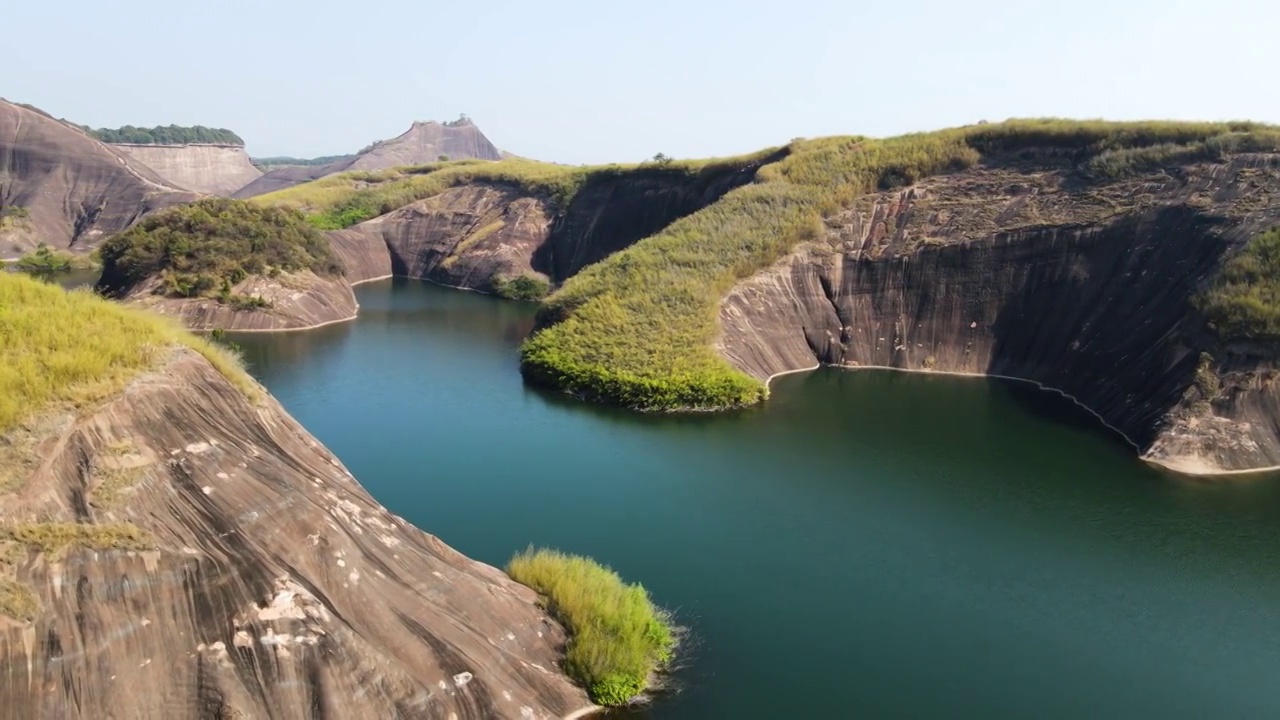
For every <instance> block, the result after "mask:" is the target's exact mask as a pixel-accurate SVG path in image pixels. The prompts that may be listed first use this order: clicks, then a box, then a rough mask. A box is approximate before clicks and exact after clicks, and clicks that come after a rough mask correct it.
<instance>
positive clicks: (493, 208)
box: [329, 158, 774, 292]
mask: <svg viewBox="0 0 1280 720" xmlns="http://www.w3.org/2000/svg"><path fill="white" fill-rule="evenodd" d="M773 159H774V158H763V159H761V160H760V161H759V162H755V163H749V164H746V165H744V166H740V167H726V168H720V169H717V170H715V171H709V172H703V173H694V174H689V173H685V172H682V171H676V170H666V169H662V168H641V169H637V170H629V171H616V172H614V171H602V172H599V173H596V174H593V175H591V176H589V177H587V178H586V179H585V181H584V182H583V184H582V186H581V187H580V188H579V189H578V190H577V192H576V193H575V194H574V195H573V198H572V199H571V200H570V201H569V202H568V205H567V206H565V207H564V208H557V206H556V205H555V203H554V202H552V201H551V200H550V199H549V198H547V197H544V196H542V195H539V194H537V193H532V192H529V191H527V190H523V189H521V188H517V187H514V186H511V185H494V184H485V183H471V184H469V185H464V186H461V187H457V188H453V189H450V190H447V191H445V192H443V193H441V194H439V195H436V196H434V197H431V198H428V199H426V200H420V201H418V202H415V203H412V204H410V205H407V206H405V207H403V208H401V209H399V210H396V211H394V212H391V213H388V214H386V215H383V216H380V217H377V218H374V219H373V220H369V221H366V222H363V223H360V224H358V225H356V226H354V227H352V228H350V229H348V230H343V231H337V232H331V233H329V238H330V243H331V245H332V247H333V248H334V250H335V251H336V252H337V253H338V255H339V256H340V257H341V258H342V259H343V261H344V264H345V265H346V267H347V274H348V278H349V279H350V280H351V281H352V282H361V281H364V280H368V279H372V278H377V277H386V276H388V275H400V276H406V277H413V278H421V279H426V280H431V281H433V282H439V283H442V284H445V285H450V286H453V287H464V288H469V289H475V290H481V291H484V292H492V291H493V290H494V281H495V279H501V278H511V277H517V276H522V275H523V276H535V277H540V278H545V279H548V280H550V281H551V282H561V281H563V280H565V279H566V278H569V277H572V276H573V275H575V274H577V273H578V272H579V271H580V270H582V268H584V267H586V266H587V265H590V264H591V263H594V262H597V261H599V260H601V259H603V258H605V257H607V256H608V255H610V254H612V253H614V252H617V251H618V250H621V249H623V248H626V247H628V246H630V245H632V244H634V243H635V242H637V241H638V240H640V239H641V238H644V237H647V236H649V235H652V234H653V233H655V232H657V231H659V230H661V229H662V228H664V227H666V226H667V225H669V224H670V223H672V222H674V221H675V220H677V219H679V218H681V217H683V216H685V215H688V214H690V213H693V212H696V211H698V210H700V209H702V208H704V207H706V206H707V205H710V204H711V203H714V202H715V201H716V200H718V199H719V198H720V197H722V196H723V195H724V194H725V193H727V192H729V191H730V190H732V189H733V188H735V187H739V186H741V185H744V184H746V183H748V182H750V181H751V180H752V178H753V177H754V176H755V172H756V170H757V169H759V167H760V166H761V165H762V164H765V163H767V162H770V161H772V160H773Z"/></svg>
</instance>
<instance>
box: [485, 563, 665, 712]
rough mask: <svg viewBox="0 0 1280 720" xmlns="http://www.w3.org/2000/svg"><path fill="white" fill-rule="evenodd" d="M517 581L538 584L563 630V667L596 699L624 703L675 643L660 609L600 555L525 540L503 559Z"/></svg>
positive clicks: (640, 689) (662, 662)
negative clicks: (565, 638) (565, 633)
mask: <svg viewBox="0 0 1280 720" xmlns="http://www.w3.org/2000/svg"><path fill="white" fill-rule="evenodd" d="M507 573H508V574H509V575H511V577H512V578H513V579H515V580H516V582H520V583H523V584H525V585H528V586H529V587H531V588H533V589H534V590H537V591H538V592H539V593H540V594H541V595H542V596H543V597H544V598H546V601H547V605H548V610H549V611H550V612H551V614H552V615H554V616H555V617H556V618H557V619H558V620H559V621H560V622H561V623H563V624H564V626H565V628H566V629H567V630H568V631H569V645H568V648H567V651H566V656H565V670H566V671H567V672H568V673H569V674H570V676H572V677H574V678H576V679H577V680H579V681H580V682H582V684H583V685H584V686H586V688H587V691H588V692H589V693H590V694H591V698H592V700H594V701H595V702H597V703H600V704H601V705H615V706H616V705H623V704H626V703H627V702H628V701H629V700H631V699H632V698H634V697H636V696H637V695H639V694H640V693H642V692H644V690H645V689H646V687H647V686H648V683H649V679H650V678H651V677H652V676H653V674H654V672H655V671H657V670H658V669H660V668H661V667H663V666H664V665H665V664H666V663H668V662H670V660H671V652H672V649H673V647H674V645H675V639H674V637H673V636H672V632H671V627H670V625H669V624H668V621H667V618H666V616H665V614H664V613H663V612H662V611H660V610H658V609H657V608H656V607H655V606H654V604H653V602H652V601H651V600H650V599H649V594H648V593H647V592H645V590H644V588H643V587H641V586H640V585H628V584H626V583H624V582H623V581H622V578H620V577H618V574H617V573H615V572H614V571H612V570H610V569H609V568H607V567H604V566H603V565H600V564H599V563H597V562H595V561H593V560H590V559H588V558H585V557H581V556H577V555H566V554H564V553H560V552H556V551H554V550H534V549H532V548H530V549H529V550H526V551H524V552H522V553H519V554H517V555H516V556H515V557H514V558H512V559H511V562H510V563H509V564H508V565H507Z"/></svg>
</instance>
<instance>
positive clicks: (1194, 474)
mask: <svg viewBox="0 0 1280 720" xmlns="http://www.w3.org/2000/svg"><path fill="white" fill-rule="evenodd" d="M823 367H828V368H832V369H835V370H849V371H857V370H882V371H883V370H888V371H891V372H899V373H911V374H916V375H949V376H952V377H963V378H973V379H995V380H1006V381H1011V382H1016V383H1022V384H1024V385H1031V386H1032V387H1035V388H1036V389H1038V390H1041V391H1043V392H1049V393H1053V394H1054V395H1057V396H1059V397H1062V398H1066V399H1067V400H1069V401H1071V404H1073V405H1075V406H1076V407H1078V408H1080V409H1081V410H1084V411H1085V412H1087V413H1089V415H1091V416H1092V417H1093V418H1094V419H1095V420H1097V421H1098V422H1099V423H1100V424H1101V425H1102V426H1103V427H1104V428H1106V429H1107V430H1110V431H1111V432H1113V433H1115V434H1116V435H1117V436H1119V437H1120V438H1121V439H1122V440H1124V442H1125V444H1127V445H1128V446H1129V447H1131V448H1133V449H1134V451H1135V452H1136V453H1137V458H1138V459H1139V460H1141V461H1142V462H1144V463H1147V464H1148V465H1152V466H1155V467H1158V468H1160V469H1162V470H1166V471H1168V472H1171V473H1175V474H1177V475H1181V476H1183V477H1188V478H1214V477H1222V476H1229V475H1236V476H1239V475H1262V474H1266V473H1272V472H1276V471H1277V470H1280V465H1269V466H1267V467H1260V468H1247V469H1243V470H1208V471H1206V470H1189V469H1186V468H1185V467H1182V466H1180V465H1179V464H1177V463H1170V462H1167V461H1164V460H1159V459H1156V458H1153V457H1151V456H1150V455H1147V454H1143V453H1142V448H1141V447H1140V446H1139V445H1138V444H1137V443H1136V442H1134V441H1133V439H1132V438H1130V437H1129V436H1128V435H1126V434H1125V433H1124V431H1122V430H1120V429H1119V428H1117V427H1116V426H1114V425H1112V424H1111V423H1109V422H1107V421H1106V420H1105V419H1103V417H1102V416H1101V415H1099V414H1098V412H1097V411H1096V410H1094V409H1093V408H1091V407H1089V406H1088V405H1085V404H1084V403H1082V402H1080V400H1079V399H1078V398H1076V397H1075V396H1074V395H1072V394H1070V393H1068V392H1064V391H1062V390H1059V389H1058V388H1055V387H1050V386H1048V385H1045V384H1043V383H1041V382H1037V381H1035V380H1028V379H1027V378H1020V377H1013V376H1012V375H995V374H990V373H974V372H962V371H958V370H925V369H922V368H899V367H892V366H889V365H824V364H823V363H820V362H819V363H814V365H813V366H812V367H807V368H797V369H795V370H783V371H781V372H776V373H774V374H772V375H770V376H769V377H767V378H765V380H764V384H765V387H766V388H771V386H772V384H773V380H774V378H778V377H782V376H784V375H795V374H797V373H806V372H813V371H814V370H818V369H820V368H823Z"/></svg>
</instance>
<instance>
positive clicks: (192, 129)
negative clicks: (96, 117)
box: [79, 125, 244, 147]
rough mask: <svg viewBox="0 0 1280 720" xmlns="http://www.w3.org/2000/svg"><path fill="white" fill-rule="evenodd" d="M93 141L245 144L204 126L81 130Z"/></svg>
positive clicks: (82, 127)
mask: <svg viewBox="0 0 1280 720" xmlns="http://www.w3.org/2000/svg"><path fill="white" fill-rule="evenodd" d="M79 127H80V128H81V129H82V130H84V131H85V132H86V133H88V134H89V135H91V136H92V137H93V138H95V139H97V140H100V141H102V142H105V143H132V144H136V145H191V144H196V143H202V144H208V145H239V146H240V147H244V140H243V139H242V138H241V137H240V136H239V135H237V134H235V133H233V132H231V131H230V130H228V129H226V128H211V127H205V126H204V125H192V126H186V127H184V126H181V125H157V126H156V127H153V128H144V127H135V126H133V125H125V126H124V127H119V128H96V129H95V128H91V127H89V126H87V125H80V126H79Z"/></svg>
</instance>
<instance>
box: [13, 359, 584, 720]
mask: <svg viewBox="0 0 1280 720" xmlns="http://www.w3.org/2000/svg"><path fill="white" fill-rule="evenodd" d="M256 392H257V394H258V397H257V398H256V399H254V400H251V399H250V398H248V397H246V395H245V394H244V392H243V391H241V390H240V389H238V388H237V387H235V386H233V385H232V384H231V383H230V382H228V380H227V378H225V377H224V376H222V375H221V374H219V373H218V372H217V371H216V370H215V369H214V368H213V367H212V366H211V365H209V364H208V362H207V361H205V360H204V359H203V358H202V357H200V356H198V355H196V354H195V353H193V352H191V351H189V350H176V351H173V355H172V356H171V357H170V358H169V360H168V361H167V362H164V363H163V367H161V368H160V369H158V370H156V371H154V372H151V373H149V374H146V375H143V376H140V377H138V378H137V379H136V380H135V381H134V382H132V383H131V384H130V385H129V386H128V388H127V389H126V390H125V391H124V392H123V393H121V394H120V395H118V396H117V397H115V398H113V399H111V400H109V401H107V402H105V403H103V404H101V405H100V406H98V407H94V408H91V409H88V410H87V411H82V412H80V413H78V414H70V413H67V414H60V413H54V414H52V415H48V416H45V417H43V418H41V419H39V420H33V421H32V422H31V423H28V424H27V426H25V427H23V428H20V429H19V430H18V431H15V432H12V433H9V434H8V435H7V436H6V437H5V441H6V442H5V444H4V445H3V451H4V453H5V466H6V467H7V468H9V469H10V470H11V471H12V470H14V469H18V470H19V472H17V474H16V476H13V477H9V478H8V482H7V483H6V485H5V499H4V502H3V503H2V504H0V530H3V532H2V533H0V545H2V546H3V548H0V549H3V551H4V552H3V553H0V556H3V566H0V570H7V572H8V573H9V574H10V576H11V577H12V578H14V580H12V581H6V582H8V583H10V585H11V584H12V583H13V582H17V583H19V584H20V586H21V587H25V588H29V589H30V590H31V591H33V592H34V600H35V606H34V608H31V617H30V619H25V618H19V619H0V667H2V668H3V669H4V670H3V672H2V673H0V693H2V694H3V697H4V698H5V703H4V711H3V714H4V715H5V716H6V717H15V718H16V717H23V718H34V717H129V718H157V719H159V718H172V717H209V718H225V717H303V716H306V717H324V718H351V717H441V718H443V717H474V718H480V717H485V718H489V717H495V718H498V717H510V718H551V717H562V716H565V715H568V714H572V713H575V712H577V711H579V710H582V709H584V708H588V707H590V706H589V703H588V702H587V700H586V697H585V695H584V693H583V692H582V690H581V689H579V688H577V687H575V686H574V685H572V684H571V683H570V682H569V681H568V680H567V679H566V678H565V677H564V675H563V674H562V673H561V672H560V671H559V669H558V668H557V662H558V661H559V657H560V656H559V653H560V651H561V648H562V645H563V642H564V632H563V630H562V629H561V628H560V626H559V625H558V624H556V623H555V622H554V621H553V620H551V619H550V618H549V617H548V616H547V615H545V614H544V613H543V611H542V610H541V609H540V608H539V607H538V605H537V604H536V601H535V600H536V599H535V596H534V593H533V592H532V591H530V590H529V589H528V588H525V587H523V586H520V585H518V584H516V583H514V582H512V581H511V580H510V579H508V578H507V577H506V576H505V575H504V574H503V573H501V572H499V571H498V570H496V569H494V568H492V567H489V566H487V565H483V564H481V563H477V562H474V561H472V560H469V559H467V558H465V557H463V556H462V555H460V554H458V553H457V552H455V551H454V550H452V549H451V548H449V547H448V546H446V545H445V544H444V543H442V542H440V541H439V540H438V539H436V538H434V537H432V536H430V535H427V534H426V533H423V532H421V531H419V530H417V529H415V528H413V527H412V526H411V525H409V524H408V523H407V522H405V521H404V520H403V519H401V518H399V517H396V516H394V515H392V514H391V513H389V512H387V511H386V510H385V509H384V508H382V507H381V506H379V505H378V504H377V503H376V502H375V501H374V500H373V499H372V498H370V497H369V495H368V494H367V493H366V492H365V491H364V490H363V489H362V488H361V487H360V485H359V484H358V483H357V482H356V480H355V479H354V478H353V477H351V475H350V474H349V473H348V472H347V471H346V469H345V468H343V466H342V465H341V463H340V462H339V461H338V460H337V459H336V458H335V457H333V455H332V454H331V453H330V452H328V451H327V450H326V449H325V448H324V447H323V446H321V445H320V444H319V443H318V442H317V441H316V440H315V439H314V438H313V437H312V436H311V435H310V434H308V433H307V432H306V431H305V430H304V429H303V428H302V427H300V426H299V425H298V424H297V423H296V422H295V421H294V420H293V419H292V418H290V417H289V415H288V414H287V413H286V412H285V411H284V410H283V409H282V408H281V407H280V406H279V405H278V404H277V403H276V402H275V401H274V400H273V399H271V398H270V397H269V396H267V395H266V394H265V392H263V391H262V390H261V389H260V388H258V389H257V391H256ZM60 523H61V524H60ZM66 523H73V524H71V525H67V524H66Z"/></svg>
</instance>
